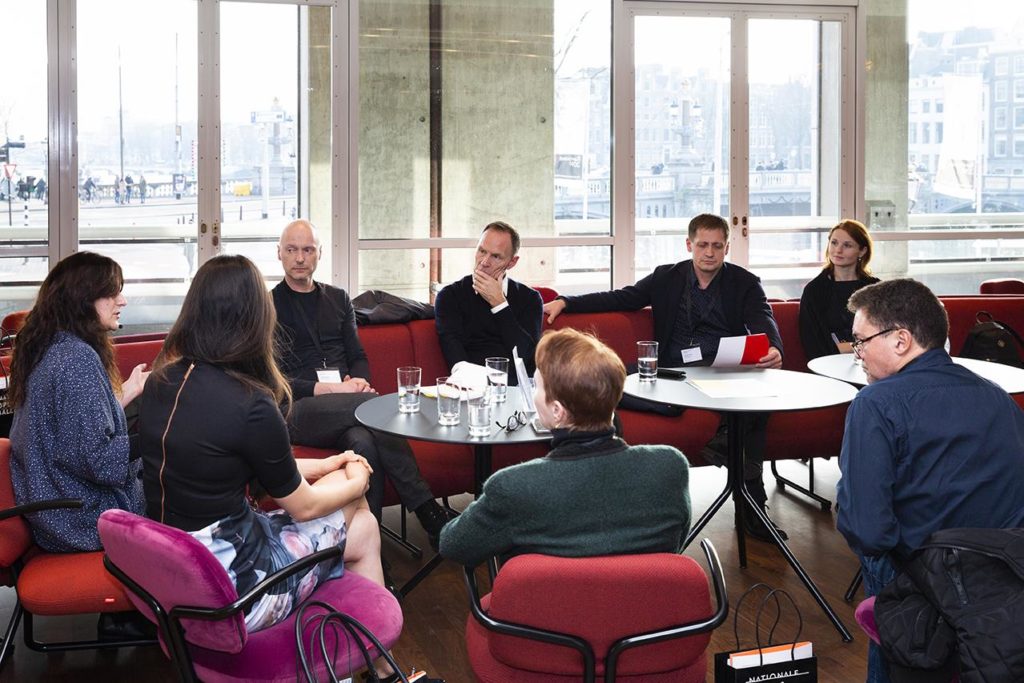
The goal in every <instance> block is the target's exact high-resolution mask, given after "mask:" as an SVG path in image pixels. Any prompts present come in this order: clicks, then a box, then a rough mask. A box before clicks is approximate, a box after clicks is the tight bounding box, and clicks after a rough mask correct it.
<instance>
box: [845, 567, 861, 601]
mask: <svg viewBox="0 0 1024 683" xmlns="http://www.w3.org/2000/svg"><path fill="white" fill-rule="evenodd" d="M863 581H864V570H863V569H857V573H856V574H854V576H853V581H851V582H850V587H849V588H847V589H846V592H845V593H844V594H843V600H846V602H853V597H854V595H855V594H856V593H857V589H858V588H860V584H861V583H862V582H863Z"/></svg>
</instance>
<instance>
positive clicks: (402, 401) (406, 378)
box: [398, 366, 423, 413]
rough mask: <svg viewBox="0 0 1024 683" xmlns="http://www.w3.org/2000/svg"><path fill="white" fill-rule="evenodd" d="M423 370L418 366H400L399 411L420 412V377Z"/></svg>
mask: <svg viewBox="0 0 1024 683" xmlns="http://www.w3.org/2000/svg"><path fill="white" fill-rule="evenodd" d="M422 376H423V371H422V370H421V369H420V368H416V367H409V366H406V367H401V368H398V412H400V413H418V412H420V379H421V378H422Z"/></svg>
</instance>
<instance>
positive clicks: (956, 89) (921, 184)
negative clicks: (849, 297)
mask: <svg viewBox="0 0 1024 683" xmlns="http://www.w3.org/2000/svg"><path fill="white" fill-rule="evenodd" d="M1021 21H1024V7H1021V6H1018V5H1017V4H1014V3H1004V2H981V3H973V4H971V5H969V6H967V5H963V4H962V3H955V2H947V1H943V2H933V1H931V0H908V2H907V13H906V26H907V40H908V56H909V60H908V62H907V64H906V66H905V67H904V68H906V75H907V79H906V81H907V83H908V84H909V85H908V89H907V93H906V94H905V95H903V94H902V93H900V92H899V83H898V81H896V80H892V81H891V82H890V84H888V85H886V86H881V80H878V81H875V84H876V85H877V86H879V87H877V89H871V91H873V92H875V93H877V97H878V99H875V100H873V101H872V100H870V99H869V101H868V102H866V107H867V112H868V121H869V125H868V137H867V146H866V149H867V163H868V165H869V166H870V165H871V164H872V159H874V160H875V161H876V162H878V161H881V160H882V159H883V158H886V157H888V156H889V154H888V152H889V151H890V150H891V149H892V148H893V147H894V144H893V143H896V146H898V138H896V137H894V136H893V129H891V128H890V127H889V125H890V124H887V123H884V122H883V121H882V119H881V118H878V119H876V120H875V121H872V112H873V110H874V109H875V107H877V111H879V112H883V114H882V115H888V116H891V114H892V110H891V107H890V106H889V105H888V104H883V103H882V102H881V99H882V98H886V97H900V96H901V95H902V96H905V97H908V98H909V99H911V100H914V99H921V98H924V97H928V98H929V99H936V100H939V99H941V100H942V101H943V102H944V103H945V106H944V107H943V110H942V111H941V112H938V111H936V112H935V113H933V114H931V115H930V116H929V119H928V121H924V120H922V119H923V116H924V115H923V112H922V113H921V114H918V113H917V112H915V111H914V110H913V109H910V110H909V113H908V114H907V116H908V121H907V125H906V126H901V128H902V129H903V130H907V129H908V127H909V128H911V129H912V128H913V127H914V126H916V125H921V126H924V127H925V128H924V130H925V131H927V130H928V128H927V127H928V126H929V124H930V123H934V127H933V128H932V135H930V141H931V144H930V145H929V146H928V148H927V150H923V149H920V148H915V147H914V140H913V138H911V140H910V145H909V148H908V156H907V160H908V163H907V167H908V169H909V170H908V173H907V200H906V205H905V206H906V213H905V214H904V212H903V208H902V207H903V206H904V204H903V198H902V197H898V196H894V194H893V193H894V192H895V191H896V184H895V182H892V183H890V184H888V185H883V184H881V183H880V184H878V185H876V186H875V187H872V183H871V180H870V178H871V174H872V173H874V172H875V169H871V170H869V183H868V188H867V191H866V195H867V200H868V204H869V207H870V206H871V205H872V203H875V204H878V203H879V202H881V203H885V202H891V203H892V204H893V205H894V207H895V212H894V219H892V220H888V219H886V220H882V221H880V222H879V223H878V224H877V231H876V239H880V240H881V242H882V243H881V244H880V248H879V249H878V260H877V263H876V271H878V272H879V274H881V275H882V276H894V275H911V276H914V277H920V278H922V279H924V280H925V282H927V283H928V284H929V285H931V286H932V287H933V288H934V289H936V290H938V291H940V292H944V293H949V292H957V291H960V292H971V291H977V282H978V281H979V280H983V279H986V278H990V277H999V276H1005V275H1011V276H1012V275H1016V276H1019V274H1020V268H1021V261H1022V260H1024V231H1021V223H1022V218H1024V184H1022V183H1021V181H1022V180H1024V178H1022V177H1021V174H1022V173H1024V157H1021V156H1020V155H1019V154H1018V153H1019V152H1020V150H1021V148H1020V145H1018V144H1017V139H1016V136H1015V135H1014V136H1009V135H1007V132H1006V131H1007V130H1008V129H1009V128H1014V129H1016V128H1017V127H1018V126H1021V125H1024V118H1021V116H1022V114H1021V113H1018V112H1024V107H1014V106H1012V105H1011V106H1009V107H1008V106H1007V105H1006V103H1007V102H1008V101H1009V100H1010V99H1011V97H1012V98H1013V99H1016V97H1017V94H1018V91H1019V86H1018V83H1020V82H1021V79H1022V77H1024V74H1020V73H1018V72H1017V66H1018V65H1019V64H1020V63H1021V61H1022V60H1020V59H1018V56H1020V48H1019V47H1018V36H1017V35H1016V33H1015V32H1014V30H1013V26H1015V25H1017V24H1018V23H1019V22H1021ZM887 38H889V36H885V35H882V34H872V35H869V36H868V43H869V45H871V44H877V45H879V46H880V47H881V45H882V43H883V42H884V41H885V40H886V39H887ZM869 52H870V48H869ZM870 57H871V55H869V58H870ZM878 66H880V67H882V68H881V69H876V70H873V71H871V72H869V73H868V80H869V83H870V82H871V81H872V79H885V78H887V77H890V76H891V75H893V74H895V73H898V69H899V68H900V67H901V65H899V64H897V63H896V62H895V61H894V62H893V63H891V64H889V65H887V66H885V65H882V64H879V65H878ZM1011 67H1012V68H1011ZM921 142H922V143H925V142H929V140H928V139H927V138H923V139H922V140H921ZM886 148H888V149H886ZM922 151H927V152H928V154H930V155H932V161H931V162H930V163H927V164H922V163H916V164H915V163H914V159H915V158H922V157H923V156H924V155H921V154H920V152H922ZM873 154H877V156H873ZM883 165H885V162H883ZM890 168H892V169H893V170H895V167H890ZM884 173H889V171H888V170H887V171H884ZM891 177H892V179H893V180H895V175H894V174H893V175H892V176H891ZM889 188H891V190H892V192H889V191H888V190H889ZM886 194H888V196H886ZM879 215H882V214H879ZM885 215H888V213H886V214H885ZM904 215H905V216H906V219H903V218H902V216H904ZM869 218H871V214H870V213H869ZM889 231H894V232H895V233H896V234H894V235H892V236H890V235H888V234H887V232H889ZM915 232H916V233H919V234H920V235H921V237H920V238H917V237H916V236H915V234H914V233H915ZM907 240H909V241H907Z"/></svg>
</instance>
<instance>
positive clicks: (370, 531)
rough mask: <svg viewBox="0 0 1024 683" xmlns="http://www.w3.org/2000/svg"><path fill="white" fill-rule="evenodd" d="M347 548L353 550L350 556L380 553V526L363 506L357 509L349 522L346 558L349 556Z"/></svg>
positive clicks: (357, 556) (356, 556) (366, 555)
mask: <svg viewBox="0 0 1024 683" xmlns="http://www.w3.org/2000/svg"><path fill="white" fill-rule="evenodd" d="M349 548H351V550H352V551H353V552H352V558H359V557H368V556H370V557H372V556H373V555H375V554H380V527H379V526H378V525H377V518H376V517H374V516H373V514H372V513H371V512H370V510H369V509H367V508H365V507H360V508H359V509H357V510H356V511H355V513H354V514H353V515H352V521H351V522H349V525H348V539H347V541H346V553H345V555H346V558H348V556H349V553H348V552H347V550H348V549H349Z"/></svg>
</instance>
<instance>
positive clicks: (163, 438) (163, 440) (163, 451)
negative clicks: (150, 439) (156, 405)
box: [160, 363, 196, 524]
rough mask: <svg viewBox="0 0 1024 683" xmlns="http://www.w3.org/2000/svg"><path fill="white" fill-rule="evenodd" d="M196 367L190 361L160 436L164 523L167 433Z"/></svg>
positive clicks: (161, 517) (161, 502) (161, 519)
mask: <svg viewBox="0 0 1024 683" xmlns="http://www.w3.org/2000/svg"><path fill="white" fill-rule="evenodd" d="M195 367H196V364H195V363H190V364H189V366H188V370H186V371H185V377H184V378H183V379H182V380H181V386H180V387H178V393H177V394H175V395H174V406H173V407H172V408H171V414H170V415H168V416H167V426H166V427H164V434H163V436H161V437H160V452H161V455H162V460H161V461H160V523H161V524H164V523H165V522H164V500H165V499H166V497H167V492H166V490H164V469H165V468H166V467H167V433H168V432H169V431H171V420H173V419H174V413H175V411H176V410H178V399H179V398H181V390H182V389H184V388H185V382H187V381H188V377H189V375H191V374H192V370H193V369H194V368H195Z"/></svg>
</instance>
